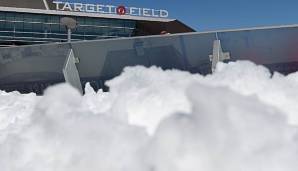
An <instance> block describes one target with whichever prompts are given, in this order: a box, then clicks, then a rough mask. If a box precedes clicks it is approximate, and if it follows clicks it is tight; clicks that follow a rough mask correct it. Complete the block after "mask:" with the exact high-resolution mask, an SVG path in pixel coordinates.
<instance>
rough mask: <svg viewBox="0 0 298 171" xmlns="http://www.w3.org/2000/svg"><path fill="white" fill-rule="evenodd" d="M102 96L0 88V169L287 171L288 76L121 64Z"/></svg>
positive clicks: (290, 146) (62, 88)
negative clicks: (198, 72) (206, 72)
mask: <svg viewBox="0 0 298 171" xmlns="http://www.w3.org/2000/svg"><path fill="white" fill-rule="evenodd" d="M107 84H108V86H110V90H111V91H110V92H109V93H103V92H101V91H99V92H98V93H95V92H94V91H93V90H92V88H91V87H90V86H89V85H87V87H86V94H85V95H84V96H81V95H80V94H79V93H78V92H77V91H76V90H75V89H74V88H72V87H70V86H69V85H67V84H61V85H57V86H54V87H50V88H49V89H48V90H47V91H46V93H45V95H44V96H42V97H38V96H36V95H35V94H28V95H21V94H19V93H17V92H13V93H5V92H1V91H0V168H1V171H41V170H42V171H85V170H88V171H97V170H108V171H199V170H204V171H239V170H241V171H269V170H270V171H297V169H298V166H297V161H298V129H297V125H298V114H297V111H298V105H296V102H298V92H297V89H298V73H293V74H291V75H289V76H282V75H280V74H277V73H275V74H274V75H271V74H270V72H269V71H268V70H267V69H266V68H264V67H262V66H256V65H255V64H253V63H251V62H246V61H238V62H233V63H229V64H223V63H221V64H219V65H218V67H217V70H216V72H215V73H214V74H212V75H208V76H201V75H192V74H189V73H187V72H181V71H178V70H169V71H163V70H161V69H160V68H157V67H151V68H144V67H141V66H137V67H131V68H126V69H125V71H124V72H123V73H122V75H121V76H119V77H117V78H115V79H113V80H111V81H109V82H108V83H107Z"/></svg>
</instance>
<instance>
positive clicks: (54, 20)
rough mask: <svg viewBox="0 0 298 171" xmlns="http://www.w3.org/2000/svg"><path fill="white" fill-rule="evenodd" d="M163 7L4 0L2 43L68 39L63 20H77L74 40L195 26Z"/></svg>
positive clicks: (0, 18) (0, 4) (0, 25)
mask: <svg viewBox="0 0 298 171" xmlns="http://www.w3.org/2000/svg"><path fill="white" fill-rule="evenodd" d="M168 16H169V12H168V11H167V10H163V9H157V10H156V9H149V8H139V7H124V6H121V5H120V6H114V5H105V4H82V3H69V2H65V1H53V0H1V1H0V45H1V46H14V45H30V44H41V43H50V42H65V41H66V40H67V31H66V29H65V27H64V26H63V25H61V23H60V21H61V18H63V17H71V18H73V19H75V20H76V21H77V27H76V29H74V30H73V34H72V41H78V40H95V39H108V38H116V37H134V36H145V35H157V34H161V33H183V32H193V31H194V30H193V29H192V28H190V27H188V26H187V25H185V24H183V23H181V22H180V21H178V20H174V19H169V18H168Z"/></svg>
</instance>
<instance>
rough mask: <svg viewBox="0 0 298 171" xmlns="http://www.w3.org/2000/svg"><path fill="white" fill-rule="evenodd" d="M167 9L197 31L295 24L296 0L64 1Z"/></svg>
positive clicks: (296, 20) (296, 15) (297, 9)
mask: <svg viewBox="0 0 298 171" xmlns="http://www.w3.org/2000/svg"><path fill="white" fill-rule="evenodd" d="M67 1H77V2H78V1H79V2H82V3H86V2H90V3H99V4H111V5H120V4H123V5H126V6H135V7H148V8H155V9H166V10H168V11H169V13H170V18H175V19H179V20H181V21H182V22H184V23H186V24H187V25H189V26H191V27H193V28H195V29H196V30H198V31H206V30H216V29H231V28H243V27H255V26H270V25H281V24H296V23H298V0H284V1H282V0H271V1H270V0H147V1H143V0H129V1H127V0H114V1H108V0H67Z"/></svg>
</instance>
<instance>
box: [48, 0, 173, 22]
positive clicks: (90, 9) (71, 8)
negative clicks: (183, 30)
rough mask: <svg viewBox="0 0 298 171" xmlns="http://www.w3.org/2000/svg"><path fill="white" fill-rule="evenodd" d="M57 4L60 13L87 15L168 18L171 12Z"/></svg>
mask: <svg viewBox="0 0 298 171" xmlns="http://www.w3.org/2000/svg"><path fill="white" fill-rule="evenodd" d="M53 3H54V4H56V10H59V11H74V12H87V13H99V14H118V15H131V16H142V17H156V18H167V17H168V16H169V12H168V11H167V10H162V9H161V10H156V9H150V8H137V7H125V6H114V5H102V4H83V3H70V2H61V1H54V2H53Z"/></svg>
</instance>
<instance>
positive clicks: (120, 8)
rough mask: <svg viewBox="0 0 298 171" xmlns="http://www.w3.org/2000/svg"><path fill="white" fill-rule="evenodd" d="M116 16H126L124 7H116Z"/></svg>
mask: <svg viewBox="0 0 298 171" xmlns="http://www.w3.org/2000/svg"><path fill="white" fill-rule="evenodd" d="M117 14H118V15H125V14H126V8H125V6H122V5H121V6H119V7H117Z"/></svg>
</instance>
